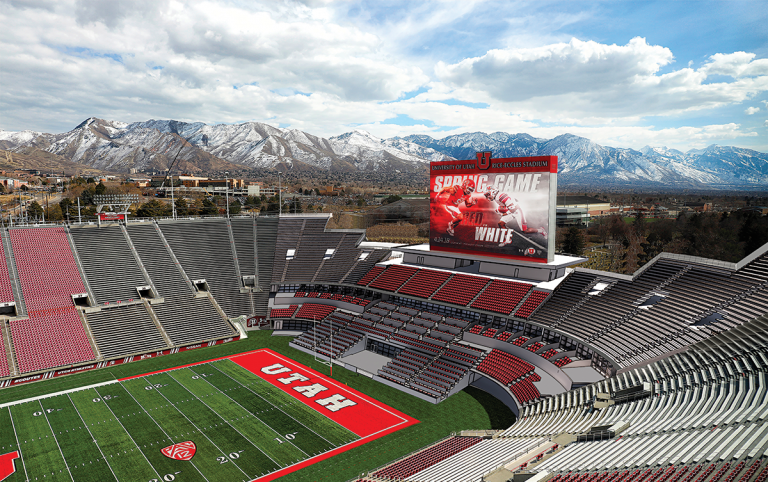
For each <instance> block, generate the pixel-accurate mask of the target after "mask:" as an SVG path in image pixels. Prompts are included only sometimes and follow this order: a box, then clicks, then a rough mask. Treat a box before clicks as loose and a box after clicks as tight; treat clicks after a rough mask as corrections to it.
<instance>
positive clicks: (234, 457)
mask: <svg viewBox="0 0 768 482" xmlns="http://www.w3.org/2000/svg"><path fill="white" fill-rule="evenodd" d="M243 452H244V450H238V451H237V452H232V453H231V454H229V459H227V457H216V460H217V461H218V462H219V464H226V463H227V462H229V461H230V460H237V459H239V458H240V454H241V453H243Z"/></svg>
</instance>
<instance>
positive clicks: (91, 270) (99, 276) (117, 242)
mask: <svg viewBox="0 0 768 482" xmlns="http://www.w3.org/2000/svg"><path fill="white" fill-rule="evenodd" d="M71 233H72V239H73V240H74V241H75V248H76V249H77V255H78V257H79V258H80V262H81V263H82V265H83V271H84V272H85V276H86V277H87V278H88V284H89V286H90V288H91V291H92V292H93V295H94V297H95V298H96V300H95V302H96V303H97V304H104V303H114V302H115V301H128V300H131V299H138V298H139V294H138V292H137V291H136V288H137V287H139V286H146V285H147V284H148V283H147V280H146V279H145V278H144V274H143V273H142V272H141V269H140V268H139V265H138V263H137V262H136V259H135V258H134V256H133V253H132V252H131V248H130V246H129V245H128V242H127V241H126V240H125V235H124V234H123V231H122V229H121V228H120V226H104V227H95V226H82V227H73V228H72V229H71Z"/></svg>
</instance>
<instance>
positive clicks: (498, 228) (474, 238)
mask: <svg viewBox="0 0 768 482" xmlns="http://www.w3.org/2000/svg"><path fill="white" fill-rule="evenodd" d="M429 180H430V216H429V239H430V241H429V246H430V250H434V251H449V252H454V253H462V254H475V255H481V256H491V257H498V258H506V259H517V260H525V261H531V262H537V263H546V262H551V261H552V260H553V259H554V252H555V249H554V248H555V211H556V207H555V206H556V204H555V203H556V196H557V156H538V157H509V158H499V159H493V158H492V157H491V153H490V152H478V153H477V159H476V160H474V159H473V160H469V161H442V162H431V163H430V176H429Z"/></svg>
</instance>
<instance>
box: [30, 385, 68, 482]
mask: <svg viewBox="0 0 768 482" xmlns="http://www.w3.org/2000/svg"><path fill="white" fill-rule="evenodd" d="M37 403H38V404H39V405H40V410H42V411H43V416H44V417H45V421H46V423H47V424H48V430H50V431H51V433H52V434H53V440H55V441H56V446H57V447H58V448H59V453H60V454H61V461H62V462H64V467H66V468H67V472H68V473H69V478H70V479H72V482H75V478H74V477H72V471H71V470H69V464H68V463H67V459H66V457H64V452H62V451H61V445H59V439H57V438H56V434H55V433H54V431H53V427H51V421H50V420H48V414H46V413H45V407H43V402H41V401H40V400H38V401H37Z"/></svg>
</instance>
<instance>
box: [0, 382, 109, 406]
mask: <svg viewBox="0 0 768 482" xmlns="http://www.w3.org/2000/svg"><path fill="white" fill-rule="evenodd" d="M113 383H119V381H118V380H110V381H108V382H101V383H96V384H94V385H87V386H85V387H79V388H71V389H69V390H62V391H60V392H55V393H48V394H45V395H40V396H37V397H31V398H25V399H24V400H16V401H13V402H8V403H3V404H0V408H6V407H12V406H14V405H21V404H22V403H27V402H35V401H37V400H45V399H46V398H53V397H58V396H59V395H64V394H66V393H74V392H79V391H80V390H88V389H91V388H96V387H103V386H105V385H112V384H113Z"/></svg>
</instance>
